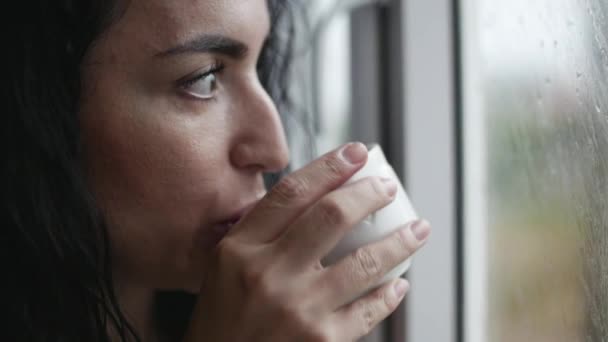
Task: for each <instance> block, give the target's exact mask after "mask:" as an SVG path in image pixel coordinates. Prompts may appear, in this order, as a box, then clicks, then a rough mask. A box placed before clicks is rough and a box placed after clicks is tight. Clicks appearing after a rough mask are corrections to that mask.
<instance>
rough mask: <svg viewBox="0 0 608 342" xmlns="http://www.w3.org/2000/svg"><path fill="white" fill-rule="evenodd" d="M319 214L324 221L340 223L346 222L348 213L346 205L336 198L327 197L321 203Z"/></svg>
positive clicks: (334, 223)
mask: <svg viewBox="0 0 608 342" xmlns="http://www.w3.org/2000/svg"><path fill="white" fill-rule="evenodd" d="M319 215H320V217H321V219H322V220H323V222H324V223H327V224H330V225H339V224H343V223H346V222H347V220H348V215H347V213H346V210H345V209H344V207H343V206H342V205H341V204H340V202H338V201H337V200H335V199H332V198H325V199H324V200H322V201H321V203H320V204H319Z"/></svg>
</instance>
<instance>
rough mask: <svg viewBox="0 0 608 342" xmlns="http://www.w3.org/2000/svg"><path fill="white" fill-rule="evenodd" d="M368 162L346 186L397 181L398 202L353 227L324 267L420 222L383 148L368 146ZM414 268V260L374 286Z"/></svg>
mask: <svg viewBox="0 0 608 342" xmlns="http://www.w3.org/2000/svg"><path fill="white" fill-rule="evenodd" d="M368 149H369V152H368V158H367V163H366V164H365V166H364V167H363V168H362V169H361V170H359V171H358V172H357V173H356V174H355V175H353V176H352V177H351V178H350V179H349V180H348V181H347V182H346V183H345V185H346V184H350V183H353V182H354V181H357V180H359V179H362V178H365V177H369V176H380V177H385V178H391V179H394V180H395V181H396V182H397V184H398V187H397V194H396V195H395V199H394V200H393V202H391V203H390V204H389V205H387V206H386V207H384V208H382V209H380V210H378V211H376V212H375V213H374V214H372V215H370V216H368V217H367V218H366V219H365V220H363V221H362V222H360V223H359V224H357V225H356V226H354V227H353V228H352V229H351V230H350V231H349V232H348V233H347V234H346V236H345V237H344V238H343V239H342V240H341V241H340V242H339V243H338V244H337V245H336V247H334V249H333V250H332V251H331V252H330V254H328V255H327V256H326V257H325V258H324V259H323V260H322V263H323V264H324V265H330V264H333V263H335V262H336V261H338V260H340V259H341V258H343V257H344V256H346V255H347V254H349V253H351V252H353V251H355V250H356V249H357V248H359V247H362V246H364V245H366V244H369V243H371V242H375V241H378V240H381V239H382V238H384V237H386V236H387V235H389V234H391V233H392V232H394V231H396V230H398V229H399V228H401V227H402V226H403V225H404V224H406V223H409V222H411V221H413V220H416V219H417V218H418V215H417V214H416V212H415V210H414V208H413V207H412V204H411V203H410V200H409V198H408V196H407V194H406V193H405V190H404V189H403V185H402V184H401V182H400V181H399V177H397V174H396V173H395V171H394V170H393V168H392V167H391V166H390V165H389V164H388V162H387V161H386V157H385V156H384V153H383V152H382V148H381V147H380V146H379V145H377V144H372V145H368ZM410 264H411V257H410V258H408V259H407V260H405V261H403V262H402V263H401V264H399V265H398V266H396V267H395V268H393V269H392V270H391V271H389V272H388V273H387V274H386V275H385V276H384V277H383V278H382V279H381V280H380V281H378V282H377V283H376V284H374V285H373V286H372V288H373V287H376V286H378V285H381V284H383V283H385V282H387V281H389V280H392V279H396V278H397V277H400V276H401V275H402V274H404V273H405V272H406V271H407V270H408V268H409V267H410Z"/></svg>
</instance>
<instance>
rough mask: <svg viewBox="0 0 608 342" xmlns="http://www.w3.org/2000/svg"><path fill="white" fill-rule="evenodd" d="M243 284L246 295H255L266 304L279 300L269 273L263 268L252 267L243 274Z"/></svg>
mask: <svg viewBox="0 0 608 342" xmlns="http://www.w3.org/2000/svg"><path fill="white" fill-rule="evenodd" d="M241 284H242V287H243V289H244V290H245V291H246V293H250V294H255V297H257V298H261V299H262V300H263V301H265V302H272V301H275V300H278V299H277V297H278V294H277V292H276V291H275V289H274V287H273V286H272V281H270V279H269V275H268V272H267V271H266V270H265V269H264V268H262V267H253V266H250V267H248V268H246V269H244V270H243V271H242V272H241Z"/></svg>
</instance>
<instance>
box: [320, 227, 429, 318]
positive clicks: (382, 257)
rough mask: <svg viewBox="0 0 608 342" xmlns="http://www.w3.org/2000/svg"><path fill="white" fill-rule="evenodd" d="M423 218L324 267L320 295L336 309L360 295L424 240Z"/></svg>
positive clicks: (427, 232)
mask: <svg viewBox="0 0 608 342" xmlns="http://www.w3.org/2000/svg"><path fill="white" fill-rule="evenodd" d="M430 229H431V228H430V225H429V223H428V222H427V221H425V220H421V221H414V222H412V223H410V224H409V225H408V226H406V227H405V228H402V229H400V230H399V231H397V232H395V233H392V234H391V235H389V236H388V237H386V238H385V239H383V240H381V241H378V242H375V243H372V244H369V245H366V246H364V247H361V248H359V249H357V250H356V251H355V252H353V253H351V254H349V255H347V256H346V257H344V258H343V259H342V260H340V261H339V262H337V263H336V264H333V265H331V266H330V267H328V268H326V269H325V270H324V271H323V272H324V275H323V276H322V285H321V287H322V288H324V289H325V288H329V289H328V290H329V291H324V293H326V294H327V296H328V297H327V298H324V300H325V302H326V303H327V305H330V308H337V307H340V306H342V305H344V304H346V303H349V302H351V301H352V300H353V299H355V298H357V297H358V296H360V295H361V294H362V293H364V292H365V291H366V290H367V289H369V288H370V287H371V286H373V285H375V284H376V283H377V282H378V281H380V279H382V277H383V276H384V275H385V274H386V273H387V272H388V271H390V270H391V269H393V268H394V267H396V266H397V265H399V264H400V263H401V262H403V261H404V260H406V259H407V258H409V257H410V256H411V255H412V254H414V252H415V251H416V250H418V249H419V248H420V247H422V245H424V243H425V242H426V240H427V238H428V235H429V233H430Z"/></svg>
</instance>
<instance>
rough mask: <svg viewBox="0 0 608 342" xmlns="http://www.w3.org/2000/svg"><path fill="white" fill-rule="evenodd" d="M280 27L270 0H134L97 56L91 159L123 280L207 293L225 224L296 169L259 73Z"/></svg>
mask: <svg viewBox="0 0 608 342" xmlns="http://www.w3.org/2000/svg"><path fill="white" fill-rule="evenodd" d="M269 25H270V24H269V14H268V8H267V5H266V0H130V1H129V2H128V7H127V8H126V10H125V12H124V13H123V14H122V15H121V16H120V18H119V19H118V20H117V21H116V22H114V23H113V24H112V26H111V27H109V28H108V30H107V31H106V32H105V33H104V34H103V36H102V37H101V38H100V40H99V41H98V43H97V44H96V45H95V46H94V47H93V48H92V49H91V51H90V52H89V54H88V57H87V59H86V61H85V63H84V66H83V75H84V79H83V84H84V88H85V91H84V95H83V102H82V106H81V113H80V115H81V126H82V131H83V140H84V144H85V147H86V158H85V162H86V168H87V170H88V177H89V182H90V185H91V187H92V188H93V191H94V193H95V195H96V197H97V201H98V203H99V205H100V207H101V208H102V210H103V211H104V213H105V217H106V219H107V221H108V226H109V234H110V239H111V246H112V257H113V269H114V272H115V277H116V278H117V279H118V280H119V281H121V282H129V283H132V284H137V285H138V286H142V287H147V288H154V289H186V290H190V291H197V290H198V287H199V285H200V282H201V279H202V276H204V273H205V260H206V258H207V256H208V255H209V253H210V251H211V249H212V248H211V247H212V246H213V245H214V243H216V242H217V241H218V240H219V239H220V238H221V237H222V234H223V233H222V231H223V230H225V229H226V227H227V226H226V225H225V224H222V222H225V221H226V220H230V219H231V217H233V216H234V215H235V214H238V212H239V211H240V210H241V209H243V208H244V207H246V206H248V205H250V204H251V203H253V202H255V201H257V200H258V199H259V198H260V197H261V196H263V194H264V193H265V189H264V183H263V179H262V172H271V171H278V170H281V169H283V168H285V167H286V166H287V163H288V151H287V146H286V142H285V138H284V135H283V129H282V126H281V123H280V120H279V116H278V113H277V111H276V109H275V106H274V105H273V103H272V101H271V99H270V98H269V96H268V95H267V93H266V92H265V91H264V89H263V88H262V85H261V84H260V82H259V80H258V77H257V74H256V62H257V60H258V55H259V53H260V50H261V48H262V45H263V43H264V40H265V38H266V36H267V34H268V32H269ZM237 216H238V215H237Z"/></svg>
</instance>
